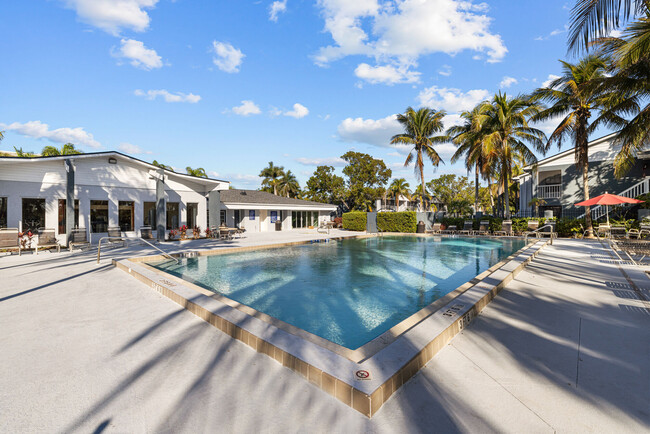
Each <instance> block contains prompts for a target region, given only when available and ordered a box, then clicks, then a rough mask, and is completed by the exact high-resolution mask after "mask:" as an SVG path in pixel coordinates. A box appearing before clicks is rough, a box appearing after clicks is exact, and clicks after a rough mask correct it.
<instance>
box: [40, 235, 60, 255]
mask: <svg viewBox="0 0 650 434" xmlns="http://www.w3.org/2000/svg"><path fill="white" fill-rule="evenodd" d="M51 247H56V252H57V253H60V252H61V245H60V244H59V242H58V241H57V240H56V232H55V231H54V229H39V230H38V242H37V243H36V254H37V255H38V249H39V248H40V249H49V248H51Z"/></svg>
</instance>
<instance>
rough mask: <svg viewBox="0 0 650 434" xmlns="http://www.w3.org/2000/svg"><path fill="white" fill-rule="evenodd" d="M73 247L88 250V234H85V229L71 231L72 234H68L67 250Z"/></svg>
mask: <svg viewBox="0 0 650 434" xmlns="http://www.w3.org/2000/svg"><path fill="white" fill-rule="evenodd" d="M74 247H80V248H82V249H83V248H89V247H90V243H89V242H88V233H87V232H86V229H85V228H80V229H73V230H72V233H71V234H70V242H69V243H68V248H69V249H70V251H72V249H73V248H74Z"/></svg>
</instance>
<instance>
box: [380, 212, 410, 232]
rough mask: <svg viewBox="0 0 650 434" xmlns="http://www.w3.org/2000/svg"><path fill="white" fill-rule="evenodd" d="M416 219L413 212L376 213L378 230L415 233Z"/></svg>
mask: <svg viewBox="0 0 650 434" xmlns="http://www.w3.org/2000/svg"><path fill="white" fill-rule="evenodd" d="M416 226H417V221H416V218H415V212H413V211H400V212H380V213H377V230H378V231H379V232H407V233H415V229H416Z"/></svg>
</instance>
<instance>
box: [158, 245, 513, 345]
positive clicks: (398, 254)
mask: <svg viewBox="0 0 650 434" xmlns="http://www.w3.org/2000/svg"><path fill="white" fill-rule="evenodd" d="M523 246H524V241H523V240H518V239H492V238H465V237H463V238H447V237H403V236H394V237H391V236H384V237H377V238H364V239H352V240H343V241H335V242H331V243H315V244H307V245H300V246H294V247H283V248H277V249H269V250H258V251H251V252H242V253H232V254H227V255H215V256H199V257H196V258H185V259H183V260H182V262H181V263H180V264H176V263H170V262H164V263H152V264H150V265H152V266H154V267H156V268H158V269H160V270H163V271H166V272H168V273H171V274H173V275H176V276H178V277H181V278H183V277H185V278H190V279H191V280H192V281H193V282H194V283H196V284H198V285H200V286H202V287H204V288H206V289H209V290H211V291H214V292H216V293H219V294H222V295H225V296H226V297H228V298H231V299H233V300H236V301H238V302H240V303H243V304H245V305H248V306H250V307H252V308H254V309H256V310H258V311H260V312H264V313H266V314H267V315H270V316H273V317H275V318H278V319H280V320H282V321H284V322H287V323H289V324H292V325H294V326H296V327H299V328H301V329H303V330H307V331H308V332H311V333H313V334H315V335H318V336H320V337H322V338H325V339H327V340H330V341H332V342H335V343H337V344H339V345H342V346H344V347H346V348H350V349H356V348H358V347H360V346H362V345H364V344H365V343H367V342H369V341H371V340H372V339H374V338H375V337H377V336H379V335H381V334H382V333H383V332H385V331H386V330H389V329H390V328H391V327H393V326H394V325H396V324H398V323H399V322H401V321H402V320H404V319H405V318H407V317H409V316H410V315H412V314H414V313H415V312H417V311H418V310H420V309H422V308H423V307H425V306H427V305H429V304H430V303H432V302H434V301H435V300H437V299H439V298H440V297H442V296H444V295H445V294H447V293H449V292H451V291H453V290H454V289H456V288H457V287H458V286H460V285H462V284H463V283H465V282H467V281H468V280H471V279H472V278H474V277H475V276H476V275H477V274H480V273H482V272H483V271H485V270H487V269H488V268H489V267H491V266H492V265H494V264H496V263H497V262H499V261H501V260H503V259H505V258H506V257H508V256H510V255H511V254H512V253H514V252H515V251H517V250H519V249H520V248H522V247H523Z"/></svg>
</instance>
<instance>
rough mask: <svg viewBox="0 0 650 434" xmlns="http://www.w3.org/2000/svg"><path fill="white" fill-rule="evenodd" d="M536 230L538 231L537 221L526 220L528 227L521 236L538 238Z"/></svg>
mask: <svg viewBox="0 0 650 434" xmlns="http://www.w3.org/2000/svg"><path fill="white" fill-rule="evenodd" d="M537 229H539V220H528V227H527V228H526V231H525V232H524V233H523V235H528V236H536V237H539V232H537Z"/></svg>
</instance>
